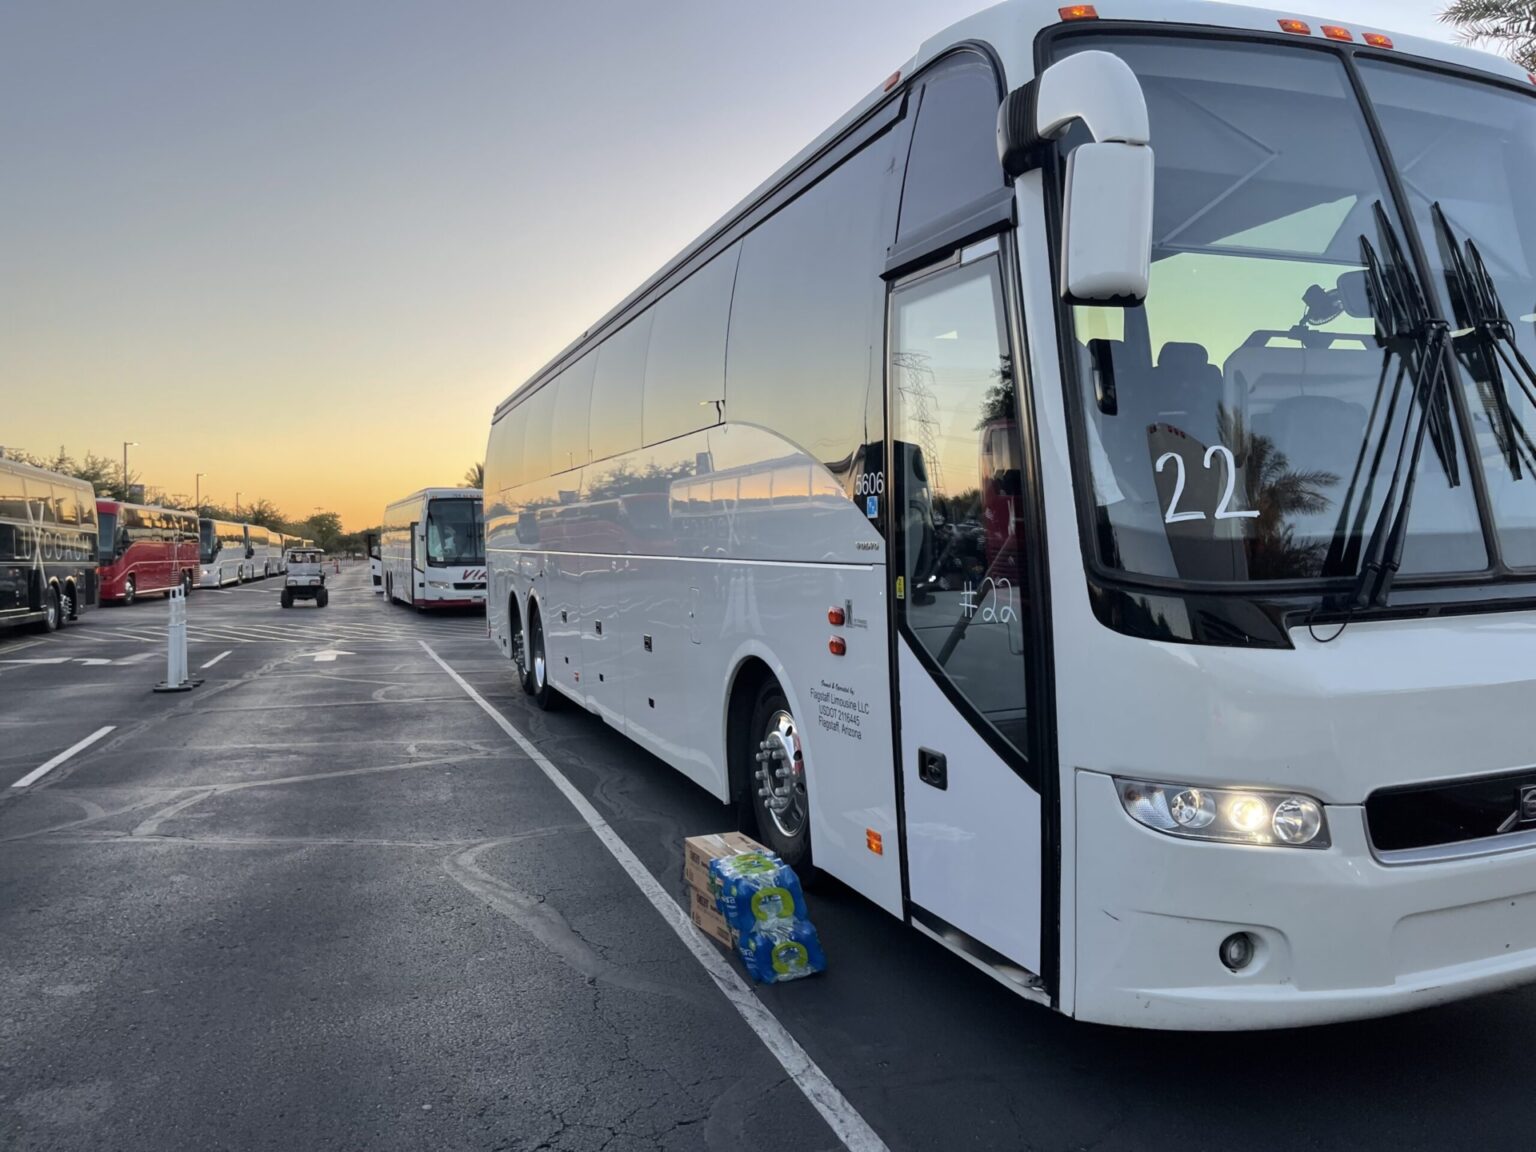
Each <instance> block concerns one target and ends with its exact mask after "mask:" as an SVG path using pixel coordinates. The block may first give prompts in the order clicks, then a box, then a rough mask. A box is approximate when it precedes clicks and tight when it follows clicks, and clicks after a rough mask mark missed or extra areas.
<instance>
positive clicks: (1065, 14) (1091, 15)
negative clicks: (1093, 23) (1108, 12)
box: [1056, 4, 1099, 20]
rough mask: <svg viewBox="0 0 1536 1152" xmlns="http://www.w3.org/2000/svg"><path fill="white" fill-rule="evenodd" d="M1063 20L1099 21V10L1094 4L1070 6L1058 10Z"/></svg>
mask: <svg viewBox="0 0 1536 1152" xmlns="http://www.w3.org/2000/svg"><path fill="white" fill-rule="evenodd" d="M1056 11H1057V13H1058V14H1059V15H1060V16H1061V18H1062V19H1063V20H1097V19H1098V18H1099V10H1098V9H1097V8H1095V7H1094V6H1093V5H1092V4H1068V5H1067V6H1066V7H1065V8H1058V9H1056Z"/></svg>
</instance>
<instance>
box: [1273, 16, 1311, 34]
mask: <svg viewBox="0 0 1536 1152" xmlns="http://www.w3.org/2000/svg"><path fill="white" fill-rule="evenodd" d="M1278 23H1279V25H1280V31H1282V32H1290V33H1292V34H1293V35H1296V36H1310V35H1312V26H1311V25H1310V24H1308V23H1307V22H1306V21H1305V20H1281V21H1278Z"/></svg>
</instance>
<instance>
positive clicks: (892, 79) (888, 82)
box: [699, 68, 901, 404]
mask: <svg viewBox="0 0 1536 1152" xmlns="http://www.w3.org/2000/svg"><path fill="white" fill-rule="evenodd" d="M900 83H901V69H900V68H898V69H896V71H894V72H892V73H891V74H890V75H889V76H887V77H886V78H885V84H884V85H883V86H882V87H881V89H880V91H882V92H889V91H890V90H891V89H892V88H894V87H896V85H898V84H900ZM699 403H701V404H707V403H709V401H707V400H701V401H699Z"/></svg>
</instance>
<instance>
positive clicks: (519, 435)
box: [485, 404, 528, 492]
mask: <svg viewBox="0 0 1536 1152" xmlns="http://www.w3.org/2000/svg"><path fill="white" fill-rule="evenodd" d="M527 427H528V409H527V408H526V407H524V406H523V405H521V404H519V405H518V406H517V407H516V408H514V409H512V411H510V412H508V413H507V414H506V415H505V416H503V417H502V418H501V419H500V420H498V421H496V423H495V424H494V425H492V426H491V442H490V447H489V449H488V451H487V452H486V460H485V487H486V489H487V491H494V492H505V491H506V490H507V489H509V488H516V487H517V486H518V485H519V484H521V483H522V482H523V431H524V430H525V429H526V428H527Z"/></svg>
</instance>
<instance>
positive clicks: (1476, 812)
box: [1365, 768, 1536, 852]
mask: <svg viewBox="0 0 1536 1152" xmlns="http://www.w3.org/2000/svg"><path fill="white" fill-rule="evenodd" d="M1532 788H1536V769H1530V768H1528V769H1525V770H1524V771H1521V772H1511V773H1507V774H1505V775H1501V776H1481V777H1478V778H1477V779H1475V780H1458V781H1455V782H1453V783H1442V784H1415V785H1410V786H1408V787H1404V788H1386V789H1383V790H1382V791H1380V792H1376V793H1373V794H1372V795H1371V796H1370V797H1369V798H1367V800H1366V802H1365V821H1366V826H1367V827H1368V828H1369V829H1370V833H1371V843H1372V844H1373V845H1375V846H1376V848H1378V849H1379V850H1381V851H1384V852H1392V851H1398V850H1400V849H1406V848H1429V847H1433V846H1435V845H1440V844H1461V843H1464V842H1466V841H1468V840H1483V839H1486V838H1488V837H1490V836H1499V835H1502V834H1503V833H1506V832H1529V831H1531V830H1532V829H1533V828H1536V821H1532V820H1529V819H1524V818H1523V817H1525V816H1527V815H1528V813H1527V812H1526V811H1524V810H1523V809H1524V808H1525V807H1526V805H1525V804H1524V803H1523V801H1525V800H1526V798H1527V797H1528V796H1529V791H1528V790H1529V789H1532Z"/></svg>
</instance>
